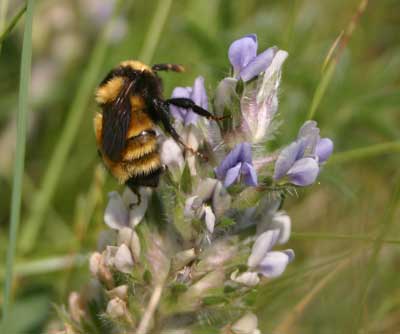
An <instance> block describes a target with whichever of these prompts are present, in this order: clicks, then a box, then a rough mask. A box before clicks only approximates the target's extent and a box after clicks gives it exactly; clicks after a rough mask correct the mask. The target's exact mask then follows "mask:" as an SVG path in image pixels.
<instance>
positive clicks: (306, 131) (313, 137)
mask: <svg viewBox="0 0 400 334" xmlns="http://www.w3.org/2000/svg"><path fill="white" fill-rule="evenodd" d="M297 138H298V139H303V140H304V141H305V143H304V145H305V152H304V153H303V155H314V152H315V147H316V146H317V143H318V141H319V138H320V137H319V128H318V126H317V122H316V121H311V120H310V121H306V122H305V123H304V124H303V126H302V127H301V128H300V130H299V133H298V135H297Z"/></svg>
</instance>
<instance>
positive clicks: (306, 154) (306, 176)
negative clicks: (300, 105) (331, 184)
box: [274, 121, 333, 186]
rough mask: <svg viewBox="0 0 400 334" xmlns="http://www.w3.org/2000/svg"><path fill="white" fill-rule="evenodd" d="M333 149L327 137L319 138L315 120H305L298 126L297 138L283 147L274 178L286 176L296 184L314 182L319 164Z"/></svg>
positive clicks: (305, 184)
mask: <svg viewBox="0 0 400 334" xmlns="http://www.w3.org/2000/svg"><path fill="white" fill-rule="evenodd" d="M332 151H333V142H332V140H330V139H329V138H320V135H319V129H318V127H317V123H316V122H315V121H307V122H305V123H304V125H303V126H302V127H301V128H300V130H299V134H298V137H297V140H296V141H295V142H293V143H291V144H290V145H289V146H287V147H286V148H284V149H283V150H282V151H281V152H280V154H279V156H278V159H277V161H276V163H275V172H274V179H275V180H279V179H281V178H283V177H287V178H288V179H289V182H291V183H293V184H294V185H297V186H308V185H310V184H312V183H314V182H315V180H316V179H317V176H318V174H319V171H320V168H319V166H320V164H322V163H323V162H325V161H326V160H327V159H328V158H329V156H330V155H331V154H332Z"/></svg>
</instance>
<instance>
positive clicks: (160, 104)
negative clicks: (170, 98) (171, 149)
mask: <svg viewBox="0 0 400 334" xmlns="http://www.w3.org/2000/svg"><path fill="white" fill-rule="evenodd" d="M154 106H155V107H156V109H157V111H158V116H159V118H160V121H161V123H162V124H163V126H164V129H165V131H167V132H168V133H169V134H170V136H171V137H172V138H173V139H174V140H175V141H176V142H177V143H178V144H180V145H181V146H182V147H183V148H184V149H185V150H187V151H189V152H190V153H192V154H195V155H198V156H199V157H201V158H202V159H204V160H206V161H207V160H208V158H207V157H206V156H204V155H203V154H201V153H200V152H198V151H196V150H194V149H193V148H192V147H190V146H189V145H187V144H186V143H185V142H184V141H183V140H182V138H181V136H180V135H179V134H178V132H176V130H175V128H174V127H173V126H172V124H171V120H170V117H169V108H168V104H167V103H166V101H160V100H157V101H154Z"/></svg>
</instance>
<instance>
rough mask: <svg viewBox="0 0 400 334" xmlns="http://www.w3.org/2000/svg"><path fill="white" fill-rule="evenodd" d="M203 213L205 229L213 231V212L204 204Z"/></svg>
mask: <svg viewBox="0 0 400 334" xmlns="http://www.w3.org/2000/svg"><path fill="white" fill-rule="evenodd" d="M204 214H205V218H204V220H205V222H206V226H207V230H208V232H210V233H213V232H214V225H215V215H214V212H213V211H212V210H211V208H210V207H209V206H208V205H205V206H204Z"/></svg>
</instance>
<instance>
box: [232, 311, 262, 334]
mask: <svg viewBox="0 0 400 334" xmlns="http://www.w3.org/2000/svg"><path fill="white" fill-rule="evenodd" d="M257 327H258V320H257V316H256V315H255V314H253V313H250V312H249V313H246V314H245V315H244V316H243V317H241V318H240V319H239V320H238V321H236V322H235V323H234V324H233V325H232V327H231V329H232V332H233V333H234V334H260V333H261V332H260V330H259V329H257Z"/></svg>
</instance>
